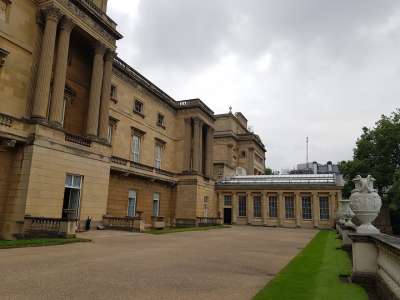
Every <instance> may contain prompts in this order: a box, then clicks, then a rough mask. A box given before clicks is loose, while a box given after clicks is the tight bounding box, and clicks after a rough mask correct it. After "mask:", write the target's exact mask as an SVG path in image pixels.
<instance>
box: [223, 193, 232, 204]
mask: <svg viewBox="0 0 400 300" xmlns="http://www.w3.org/2000/svg"><path fill="white" fill-rule="evenodd" d="M224 205H225V206H232V196H231V195H224Z"/></svg>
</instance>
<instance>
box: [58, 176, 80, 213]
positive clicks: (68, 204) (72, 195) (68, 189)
mask: <svg viewBox="0 0 400 300" xmlns="http://www.w3.org/2000/svg"><path fill="white" fill-rule="evenodd" d="M81 185H82V176H79V175H67V177H66V179H65V189H64V203H63V211H62V218H63V219H79V208H80V200H81Z"/></svg>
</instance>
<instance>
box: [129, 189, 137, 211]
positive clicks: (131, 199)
mask: <svg viewBox="0 0 400 300" xmlns="http://www.w3.org/2000/svg"><path fill="white" fill-rule="evenodd" d="M135 215H136V191H134V190H129V193H128V216H129V217H134V216H135Z"/></svg>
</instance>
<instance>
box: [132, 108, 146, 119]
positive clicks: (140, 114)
mask: <svg viewBox="0 0 400 300" xmlns="http://www.w3.org/2000/svg"><path fill="white" fill-rule="evenodd" d="M133 113H134V114H135V115H139V116H141V117H142V118H143V119H144V118H145V115H144V114H143V113H141V112H140V111H137V110H133Z"/></svg>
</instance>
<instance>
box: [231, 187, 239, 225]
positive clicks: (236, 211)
mask: <svg viewBox="0 0 400 300" xmlns="http://www.w3.org/2000/svg"><path fill="white" fill-rule="evenodd" d="M238 214H239V204H238V196H237V194H236V193H233V194H232V224H236V223H237V216H238Z"/></svg>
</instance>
